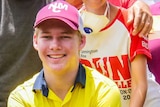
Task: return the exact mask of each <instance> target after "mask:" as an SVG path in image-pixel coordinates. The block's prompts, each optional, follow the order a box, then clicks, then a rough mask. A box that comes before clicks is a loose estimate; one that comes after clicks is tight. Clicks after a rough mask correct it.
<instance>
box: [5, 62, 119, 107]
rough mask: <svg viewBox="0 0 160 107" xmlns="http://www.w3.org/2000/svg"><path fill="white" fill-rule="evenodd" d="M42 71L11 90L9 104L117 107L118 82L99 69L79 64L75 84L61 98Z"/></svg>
mask: <svg viewBox="0 0 160 107" xmlns="http://www.w3.org/2000/svg"><path fill="white" fill-rule="evenodd" d="M43 75H44V71H43V70H41V72H40V73H38V74H36V75H35V76H33V78H32V79H30V80H28V81H26V82H24V83H23V84H21V85H19V86H18V87H17V88H16V89H15V90H13V91H12V92H11V93H10V96H9V98H8V107H120V106H121V101H120V92H119V89H118V87H117V85H116V84H115V83H114V82H113V81H112V80H110V79H108V78H107V77H105V76H103V75H102V74H100V73H99V72H98V71H96V70H94V69H92V68H89V67H86V66H82V65H81V64H80V66H79V70H78V74H77V77H76V80H75V83H74V85H73V86H72V87H71V88H70V90H69V91H68V93H67V94H66V96H65V98H64V100H61V99H60V98H59V97H58V96H57V95H56V94H55V93H54V92H53V91H52V90H50V89H49V88H48V87H47V83H46V81H45V78H44V76H43Z"/></svg>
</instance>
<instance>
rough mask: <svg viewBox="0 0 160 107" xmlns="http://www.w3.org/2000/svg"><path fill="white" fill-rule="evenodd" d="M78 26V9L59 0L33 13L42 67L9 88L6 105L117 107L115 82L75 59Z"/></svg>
mask: <svg viewBox="0 0 160 107" xmlns="http://www.w3.org/2000/svg"><path fill="white" fill-rule="evenodd" d="M82 26H83V25H82V20H81V18H80V15H79V12H78V10H77V9H76V8H75V7H73V6H72V5H70V4H69V3H67V2H65V1H62V0H57V1H56V2H52V3H50V4H48V5H46V6H45V7H43V8H42V9H41V10H40V11H39V12H38V13H37V16H36V21H35V24H34V28H35V33H34V36H33V46H34V48H35V49H36V50H37V51H38V55H39V57H40V59H41V61H42V65H43V69H42V70H41V71H40V73H38V74H36V75H35V76H34V77H33V78H32V79H30V80H28V81H26V82H25V83H24V84H22V85H19V86H18V87H17V88H16V89H15V90H13V91H12V92H11V94H10V96H9V98H8V107H121V104H120V103H121V101H120V92H119V89H118V87H117V85H116V84H115V83H114V82H113V81H112V80H111V79H109V78H106V77H105V76H103V75H102V74H100V73H99V72H98V71H96V70H95V69H92V68H89V67H87V66H83V65H82V64H80V62H79V60H80V56H79V52H80V50H81V49H82V48H83V47H84V45H85V36H83V35H82V34H81V33H80V31H79V29H81V28H82Z"/></svg>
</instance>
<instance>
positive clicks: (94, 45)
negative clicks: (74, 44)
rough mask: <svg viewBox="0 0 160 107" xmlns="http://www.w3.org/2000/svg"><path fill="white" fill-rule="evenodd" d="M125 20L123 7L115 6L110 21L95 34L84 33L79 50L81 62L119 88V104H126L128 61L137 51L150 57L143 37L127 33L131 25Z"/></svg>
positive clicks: (129, 89)
mask: <svg viewBox="0 0 160 107" xmlns="http://www.w3.org/2000/svg"><path fill="white" fill-rule="evenodd" d="M126 22H127V10H124V9H119V11H118V14H117V15H116V17H115V19H114V21H113V22H112V23H111V24H110V25H107V26H106V27H105V28H103V29H102V30H101V31H100V32H98V33H97V34H93V35H89V36H86V41H87V42H86V45H85V47H84V48H83V49H82V51H81V52H80V56H81V63H82V64H85V65H87V66H90V67H92V68H96V69H97V70H98V71H99V72H101V73H102V74H104V75H106V76H107V77H109V78H111V79H112V80H114V81H115V83H116V84H117V86H118V87H119V89H120V93H121V99H122V107H129V100H130V94H131V75H130V64H131V61H133V60H134V57H135V56H136V55H138V54H144V55H146V56H147V57H149V58H151V54H150V52H149V50H148V40H147V38H140V37H139V36H133V35H131V33H130V32H132V29H133V25H132V24H130V25H127V24H126ZM126 105H128V106H126Z"/></svg>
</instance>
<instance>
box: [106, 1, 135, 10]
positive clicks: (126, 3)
mask: <svg viewBox="0 0 160 107" xmlns="http://www.w3.org/2000/svg"><path fill="white" fill-rule="evenodd" d="M108 1H109V2H110V3H111V4H113V5H116V6H120V7H123V8H129V7H130V6H132V5H133V3H134V2H135V1H137V0H108Z"/></svg>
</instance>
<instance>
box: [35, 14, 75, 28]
mask: <svg viewBox="0 0 160 107" xmlns="http://www.w3.org/2000/svg"><path fill="white" fill-rule="evenodd" d="M48 19H59V20H61V21H63V22H65V23H66V24H68V25H69V26H70V27H71V28H72V29H74V30H78V29H77V28H78V27H77V26H76V25H75V24H74V22H72V21H70V20H68V19H66V18H63V17H46V18H43V19H41V20H39V21H38V22H35V24H34V28H35V27H37V26H38V25H39V24H40V23H42V22H44V21H46V20H48Z"/></svg>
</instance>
